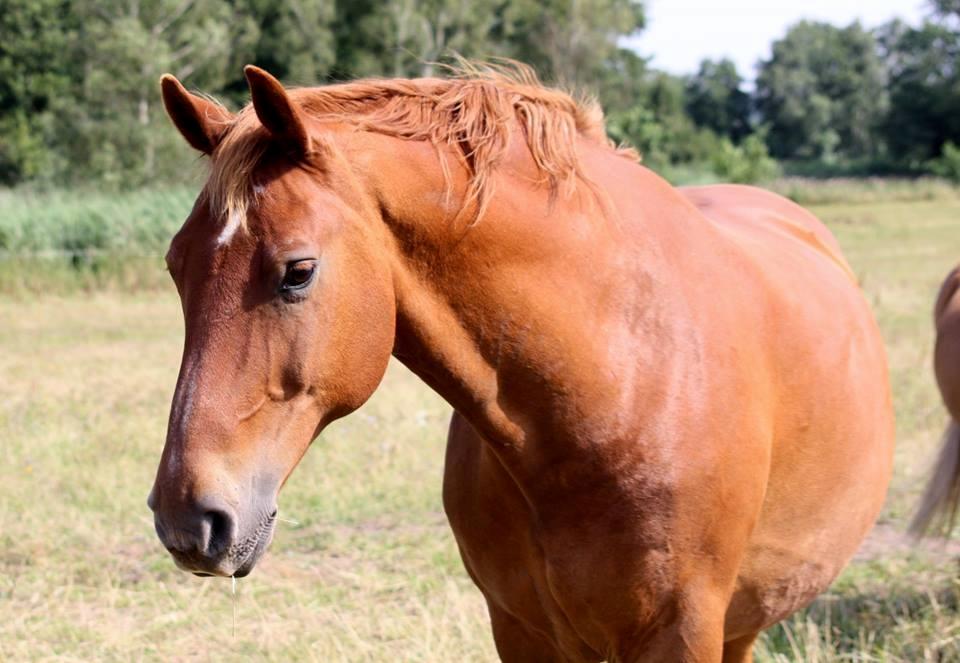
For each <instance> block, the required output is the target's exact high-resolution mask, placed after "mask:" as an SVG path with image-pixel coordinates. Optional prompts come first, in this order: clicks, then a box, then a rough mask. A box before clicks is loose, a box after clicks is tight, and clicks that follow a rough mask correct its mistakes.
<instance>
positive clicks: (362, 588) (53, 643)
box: [0, 196, 960, 662]
mask: <svg viewBox="0 0 960 663" xmlns="http://www.w3.org/2000/svg"><path fill="white" fill-rule="evenodd" d="M851 199H852V198H851ZM813 209H814V211H815V212H816V213H817V214H818V215H819V216H820V217H821V218H822V219H823V220H824V221H826V222H827V223H828V225H830V227H831V228H832V229H833V231H834V232H835V233H836V234H837V236H838V238H839V240H840V242H841V244H842V245H843V247H844V249H845V251H846V254H847V256H848V258H849V260H850V262H851V263H852V264H853V266H854V269H855V271H856V272H857V274H858V275H859V277H860V278H861V280H862V283H863V285H864V288H865V290H866V292H867V293H868V297H869V299H870V301H871V303H872V305H873V307H874V310H875V311H876V313H877V316H878V318H879V321H880V324H881V326H882V328H883V332H884V336H885V339H886V342H887V344H888V349H889V357H890V364H891V371H892V376H893V384H894V397H895V401H896V409H897V418H898V447H897V457H896V475H895V478H894V482H893V485H892V487H891V491H890V495H889V498H888V502H887V505H886V507H885V510H884V512H883V516H882V518H881V521H880V524H879V526H878V529H877V530H876V531H875V533H874V534H873V535H872V536H871V539H870V540H869V542H868V544H867V545H866V546H865V547H864V549H863V551H862V552H861V554H860V556H859V557H858V559H857V561H855V562H854V563H853V564H851V565H850V567H849V568H848V569H847V570H846V571H845V572H844V574H843V575H842V576H841V578H840V579H839V580H838V581H837V582H836V583H835V585H834V587H833V588H832V589H831V591H830V592H829V593H827V594H826V595H824V596H823V597H821V598H820V599H818V600H817V601H816V602H815V603H814V604H813V606H811V608H809V609H808V610H806V611H805V612H803V613H801V614H799V615H797V616H795V617H793V618H792V619H790V620H789V621H788V622H786V623H785V624H784V625H782V626H780V627H776V628H774V629H771V631H770V632H768V633H767V634H766V635H765V636H764V639H763V640H762V642H761V643H760V646H759V647H758V651H757V655H758V656H757V658H758V660H759V661H878V660H881V661H911V662H912V661H960V608H958V597H960V586H958V580H957V576H958V567H957V562H956V551H957V547H956V546H942V545H938V544H927V545H924V546H914V545H912V543H911V542H910V541H909V540H908V539H906V537H905V536H904V535H903V534H902V532H903V530H904V529H905V523H906V520H907V519H908V517H909V512H910V509H911V508H912V505H913V504H914V503H915V500H916V498H917V496H918V494H919V491H920V489H921V486H922V483H923V481H924V477H925V473H926V469H927V467H928V463H929V460H930V458H931V456H932V454H933V452H934V450H935V448H936V446H937V444H938V437H939V432H940V430H941V428H942V426H943V424H944V416H945V415H944V413H943V410H942V408H941V406H940V403H939V398H938V396H937V393H936V390H935V387H934V383H933V379H932V374H931V370H930V357H931V348H932V333H931V325H930V308H931V306H932V301H933V297H934V295H935V293H936V290H937V286H938V285H939V283H940V279H941V278H942V277H943V275H944V274H945V273H946V272H947V271H948V269H949V268H950V267H952V266H953V264H954V263H956V262H957V261H958V260H960V232H958V230H960V227H958V219H960V198H958V197H956V196H946V197H942V196H935V197H932V199H930V200H894V201H887V202H877V201H875V200H871V199H869V197H868V199H867V200H859V201H858V202H854V203H844V202H833V203H830V204H824V205H821V206H817V207H814V208H813ZM17 269H18V274H19V275H20V276H19V278H20V279H21V282H22V283H25V284H29V282H30V271H29V270H31V269H39V270H42V269H43V265H42V264H41V263H34V262H32V261H30V260H25V261H22V264H21V265H20V266H18V268H17ZM140 269H147V270H160V269H161V268H160V264H159V262H158V261H156V260H149V261H145V262H144V263H142V264H141V265H140ZM147 280H148V281H152V280H153V277H151V278H149V279H147ZM157 280H160V279H157ZM124 283H126V282H124V281H121V282H120V283H119V285H118V286H116V287H111V288H107V289H105V290H97V291H94V292H90V293H88V292H79V293H73V294H66V295H64V294H50V293H44V292H40V293H39V294H37V293H35V292H30V291H29V289H25V290H24V291H23V292H20V293H19V294H18V293H17V292H16V291H15V292H13V293H12V294H10V293H7V294H5V295H0V660H9V661H23V660H61V661H68V660H69V661H75V660H91V659H103V660H131V659H137V660H207V659H214V660H228V661H229V660H246V659H248V658H251V657H255V658H258V659H263V660H316V661H399V660H409V661H489V660H494V659H495V653H494V650H493V645H492V640H491V637H490V635H489V630H488V626H487V618H486V612H485V607H484V604H483V601H482V599H481V597H480V594H479V592H478V591H477V590H476V589H475V588H474V587H473V585H472V583H471V582H470V580H469V579H468V578H467V576H466V574H465V573H464V571H463V569H462V567H461V564H460V560H459V557H458V555H457V552H456V547H455V545H454V543H453V539H452V536H451V534H450V532H449V529H448V527H447V525H446V522H445V519H444V516H443V513H442V509H441V505H440V482H441V472H442V462H443V446H444V435H445V429H446V422H447V418H448V415H449V410H448V407H447V406H446V405H445V404H444V403H443V402H442V401H441V400H440V399H439V398H438V397H436V396H435V395H433V394H432V393H431V392H430V391H429V390H428V389H426V388H425V387H424V386H423V385H422V384H420V383H419V381H418V380H417V379H416V378H415V377H413V376H412V375H410V374H409V373H408V372H407V371H406V370H405V369H403V368H402V367H401V366H399V365H394V366H392V367H391V369H390V371H389V373H388V376H387V378H386V381H385V383H384V384H383V385H382V386H381V388H380V390H379V391H378V393H377V394H376V395H375V396H374V398H373V399H372V400H371V401H370V403H368V404H367V405H366V406H365V407H364V408H363V409H362V410H361V411H359V412H358V413H356V414H355V415H353V416H352V417H349V418H348V419H346V420H342V421H340V422H337V423H336V424H334V425H333V426H331V427H330V429H329V430H328V431H327V432H325V433H324V434H323V435H322V436H321V438H320V439H318V440H317V441H316V442H315V443H314V446H313V448H312V449H311V451H310V452H309V453H308V454H307V456H306V458H305V459H304V461H303V462H302V463H301V465H300V467H299V468H298V469H297V470H296V472H295V473H294V475H293V476H292V478H291V480H290V482H289V483H288V484H287V487H286V488H285V489H284V491H283V493H282V494H281V501H280V509H281V512H280V516H281V517H282V518H284V519H286V520H285V521H283V522H281V523H280V524H279V529H278V531H277V535H276V539H275V542H274V544H273V547H272V550H271V552H270V553H268V555H267V556H266V558H265V559H264V560H263V562H262V563H261V564H260V566H259V567H258V568H257V570H256V571H255V572H254V573H253V575H252V576H250V577H249V578H246V579H243V580H241V581H239V582H238V583H237V592H236V595H235V596H234V595H233V594H232V593H231V583H230V581H229V580H211V579H204V580H201V579H197V578H194V577H193V576H189V575H187V574H184V573H182V572H180V571H177V570H176V569H175V568H174V566H173V563H172V562H171V560H170V559H169V558H168V556H167V554H166V552H165V551H164V550H163V549H162V547H161V546H160V544H159V542H158V541H157V539H156V537H155V535H154V533H153V526H152V519H151V517H150V514H149V512H148V510H147V507H146V505H145V499H146V495H147V492H148V490H149V488H150V485H151V482H152V480H153V473H154V470H155V467H156V463H157V460H158V457H159V453H160V449H161V447H162V444H163V436H164V431H165V425H166V416H167V408H168V406H169V401H170V397H171V393H172V390H173V385H174V381H175V378H176V372H177V368H178V364H179V359H180V357H179V353H180V344H181V334H182V328H181V322H180V312H179V304H178V302H177V298H176V295H175V293H173V292H172V287H166V286H165V287H162V288H160V289H149V290H137V291H134V292H126V291H125V289H124V287H123V286H124Z"/></svg>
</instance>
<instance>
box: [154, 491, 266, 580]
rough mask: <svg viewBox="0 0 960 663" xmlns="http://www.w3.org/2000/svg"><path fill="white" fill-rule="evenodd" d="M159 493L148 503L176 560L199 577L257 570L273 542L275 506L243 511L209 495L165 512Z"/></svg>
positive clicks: (162, 540) (163, 538)
mask: <svg viewBox="0 0 960 663" xmlns="http://www.w3.org/2000/svg"><path fill="white" fill-rule="evenodd" d="M160 502H161V500H158V499H157V497H156V490H154V491H153V492H151V494H150V497H149V498H148V499H147V504H148V505H149V506H150V508H151V509H152V510H153V523H154V528H155V529H156V531H157V536H158V537H159V538H160V541H161V542H162V543H163V545H164V546H165V547H166V549H167V550H168V551H169V552H170V555H171V556H172V557H173V559H174V562H176V564H177V566H178V567H179V568H181V569H183V570H184V571H190V572H191V573H193V574H194V575H198V576H224V577H230V576H233V577H237V578H242V577H244V576H246V575H247V574H249V573H250V571H251V570H253V567H254V566H255V565H256V563H257V561H258V560H259V559H260V557H261V556H262V555H263V553H264V551H266V549H267V546H269V545H270V541H271V540H272V539H273V532H274V526H275V524H276V520H277V509H276V503H275V502H273V501H271V502H270V503H269V504H266V505H251V507H250V508H247V509H243V510H242V511H241V510H239V509H237V508H235V507H233V506H231V505H230V504H228V503H227V502H226V501H225V500H223V499H220V498H217V497H212V496H206V497H201V498H199V499H197V500H195V501H192V502H189V503H181V504H177V505H176V507H175V508H169V507H168V508H160Z"/></svg>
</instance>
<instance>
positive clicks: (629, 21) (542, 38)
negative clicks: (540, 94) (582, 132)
mask: <svg viewBox="0 0 960 663" xmlns="http://www.w3.org/2000/svg"><path fill="white" fill-rule="evenodd" d="M644 25H645V13H644V6H643V3H642V2H640V1H638V0H512V1H511V2H506V3H504V9H503V12H502V20H501V21H500V23H499V24H498V30H499V36H500V38H501V39H503V41H504V42H505V45H506V49H507V51H506V52H507V54H508V55H510V56H511V57H514V58H516V59H518V60H521V61H523V62H526V63H528V64H530V65H532V66H533V67H535V68H536V69H537V71H538V72H540V74H541V75H542V76H543V77H544V78H545V79H547V80H550V81H557V82H560V83H562V84H564V85H570V86H575V87H579V88H584V89H591V90H593V91H596V86H595V81H597V80H599V79H602V78H603V77H604V76H603V74H604V69H605V68H606V67H607V66H608V65H609V64H610V62H611V61H613V60H616V59H618V58H619V57H620V55H621V50H622V49H621V48H620V46H619V42H620V40H621V39H622V38H623V37H626V36H629V35H632V34H635V33H637V32H638V31H640V30H642V29H643V27H644Z"/></svg>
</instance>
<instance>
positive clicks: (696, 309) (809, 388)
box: [149, 67, 893, 661]
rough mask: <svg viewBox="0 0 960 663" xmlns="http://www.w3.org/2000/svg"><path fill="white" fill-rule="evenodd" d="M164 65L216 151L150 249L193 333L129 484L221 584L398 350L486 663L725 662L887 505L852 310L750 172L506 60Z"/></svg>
mask: <svg viewBox="0 0 960 663" xmlns="http://www.w3.org/2000/svg"><path fill="white" fill-rule="evenodd" d="M246 77H247V82H248V84H249V87H250V92H251V97H252V104H251V105H250V106H248V107H247V108H244V109H243V110H242V111H240V112H239V113H238V114H236V115H233V114H231V113H229V112H228V111H227V110H225V109H224V108H222V107H221V106H219V105H217V104H216V103H214V102H212V101H210V100H208V99H206V98H204V97H201V96H197V95H193V94H191V93H189V92H187V91H186V90H185V89H184V88H183V86H182V85H181V84H180V83H179V82H178V81H177V80H176V79H174V78H173V77H171V76H165V77H164V78H163V80H162V89H163V99H164V103H165V106H166V108H167V111H168V113H169V115H170V117H171V119H172V120H173V123H174V124H175V125H176V126H177V128H178V129H179V130H180V132H181V133H182V134H183V136H184V138H186V140H187V141H188V142H189V143H190V145H192V146H193V147H195V148H196V149H198V150H200V151H201V152H203V153H205V154H207V155H209V156H210V157H211V158H210V166H211V171H210V175H209V179H208V181H207V182H206V185H205V187H204V189H203V192H202V193H201V194H200V196H199V197H198V199H197V202H196V204H195V206H194V208H193V211H192V212H191V214H190V216H189V217H188V218H187V220H186V222H185V223H184V225H183V228H182V229H181V230H180V231H179V232H178V233H177V235H176V236H175V237H174V239H173V241H172V243H171V247H170V251H169V254H168V255H167V263H168V265H169V269H170V273H171V274H172V276H173V280H174V281H175V282H176V286H177V289H178V291H179V293H180V297H181V300H182V304H183V313H184V317H185V329H186V337H185V343H184V353H183V362H182V365H181V369H180V376H179V379H178V381H177V388H176V392H175V394H174V398H173V405H172V409H171V414H170V424H169V430H168V433H167V440H166V446H165V448H164V451H163V455H162V457H161V459H160V465H159V469H158V471H157V478H156V483H155V485H154V488H153V491H152V493H151V496H150V499H149V504H150V507H151V508H152V509H153V510H154V512H155V522H156V528H157V532H158V534H159V536H160V538H161V540H162V541H163V542H164V544H165V545H166V547H167V548H168V549H169V550H170V552H171V553H172V554H173V557H174V558H175V559H176V561H177V563H178V564H179V565H180V566H181V567H182V568H184V569H186V570H189V571H193V572H194V573H197V574H200V575H219V576H231V575H234V576H243V575H245V574H247V573H249V572H250V570H251V569H252V568H253V566H254V564H255V563H256V562H257V559H258V558H259V557H260V555H261V554H262V553H263V551H264V549H265V548H266V547H267V545H268V544H269V542H270V540H271V538H272V534H273V528H274V522H275V519H276V504H277V494H278V492H279V490H280V487H281V486H282V485H283V483H284V482H285V481H286V479H287V477H288V476H289V474H290V472H291V471H292V470H293V468H294V466H295V465H296V464H297V462H298V461H299V459H300V458H301V456H302V455H303V454H304V453H305V452H306V450H307V448H308V446H309V445H310V442H311V440H313V439H314V438H315V437H316V436H317V435H318V433H319V432H320V431H321V429H323V427H324V426H326V425H327V424H328V423H330V422H331V421H332V420H334V419H336V418H338V417H341V416H343V415H346V414H347V413H349V412H351V411H353V410H354V409H356V408H357V407H359V406H360V405H361V404H362V403H363V402H364V401H365V400H367V398H368V397H369V396H370V395H371V393H372V392H373V391H374V389H375V388H376V387H377V385H378V383H379V382H380V380H381V378H382V376H383V374H384V370H385V369H386V367H387V363H388V360H389V359H390V356H391V354H392V355H393V356H395V357H397V358H398V359H399V360H400V361H401V362H403V363H404V364H405V365H406V366H407V367H409V368H410V369H411V370H412V371H413V372H414V373H416V374H417V375H418V376H420V377H421V378H422V379H423V380H424V381H425V382H426V383H427V384H428V385H429V386H430V387H432V388H433V389H434V390H436V391H437V392H438V393H439V394H440V395H441V396H443V398H445V399H446V400H447V401H448V402H449V403H450V404H451V405H452V406H453V408H454V410H455V413H454V415H453V421H452V422H451V425H450V433H449V441H448V447H447V457H446V469H445V478H444V490H443V498H444V500H443V501H444V507H445V509H446V512H447V515H448V517H449V520H450V524H451V526H452V528H453V532H454V535H455V536H456V540H457V544H458V545H459V548H460V551H461V554H462V557H463V562H464V565H465V566H466V568H467V571H468V572H469V574H470V576H471V577H472V578H473V580H474V581H475V582H476V584H477V586H478V587H479V588H480V591H481V592H483V595H484V597H485V598H486V601H487V605H488V608H489V613H490V619H491V622H492V626H493V635H494V638H495V641H496V646H497V649H498V652H499V654H500V656H501V657H502V658H503V659H504V660H506V661H597V660H602V659H608V660H611V661H641V660H643V661H720V660H724V661H746V660H750V658H751V650H752V646H753V642H754V640H755V638H756V637H757V634H758V633H759V632H760V631H761V630H762V629H764V628H766V627H768V626H770V625H771V624H774V623H775V622H777V621H778V620H780V619H783V618H784V617H786V616H787V615H789V614H790V613H792V612H793V611H795V610H797V609H799V608H801V607H803V606H804V605H806V604H807V603H809V602H810V601H811V600H812V599H813V598H814V597H815V596H816V595H817V594H818V593H820V592H821V591H823V590H824V588H826V587H827V586H828V585H829V584H830V582H831V581H832V580H833V578H834V577H835V576H836V575H837V573H838V572H839V571H840V570H841V568H843V566H844V564H845V563H846V562H847V560H848V559H849V558H850V557H851V555H853V553H854V551H855V550H856V549H857V547H858V545H859V543H860V541H861V539H862V538H863V537H864V535H865V534H866V532H867V530H868V529H870V527H871V525H872V523H873V522H874V519H875V517H876V515H877V513H878V511H879V509H880V506H881V503H882V502H883V499H884V494H885V492H886V486H887V483H888V480H889V475H890V470H891V459H892V445H893V416H892V411H891V402H890V393H889V385H888V379H887V369H886V358H885V355H884V349H883V345H882V343H881V339H880V335H879V333H878V330H877V327H876V324H875V322H874V320H873V317H872V315H871V312H870V310H869V308H868V306H867V303H866V301H865V300H864V297H863V296H862V295H861V293H860V291H859V288H858V286H857V283H856V282H855V278H854V277H853V274H852V272H851V270H850V268H849V267H848V265H847V263H846V262H845V261H844V258H843V257H842V256H841V254H840V250H839V248H838V246H837V243H836V242H835V240H834V239H833V238H832V237H831V235H830V233H829V232H828V231H827V230H826V229H825V227H824V226H823V225H821V224H820V223H819V222H818V221H817V220H816V219H815V218H814V217H813V216H812V215H811V214H809V213H808V212H806V211H804V210H803V209H801V208H800V207H798V206H797V205H795V204H793V203H791V202H789V201H787V200H785V199H783V198H780V197H778V196H776V195H773V194H771V193H767V192H764V191H761V190H758V189H753V188H748V187H740V186H715V187H702V188H692V189H680V190H678V189H675V188H673V187H672V186H670V185H669V184H667V183H666V182H665V181H664V180H662V179H660V178H659V177H658V176H656V175H654V174H653V173H652V172H650V171H649V170H646V169H645V168H643V167H641V166H640V165H638V164H637V163H636V158H635V154H633V153H632V152H630V151H628V150H622V149H621V150H618V149H615V148H614V147H612V146H611V145H610V144H609V141H608V140H607V138H606V136H605V132H604V127H603V119H602V114H601V113H600V111H599V109H598V108H596V106H594V105H593V104H589V103H586V102H576V101H574V100H573V99H571V98H570V97H569V96H567V95H565V94H563V93H561V92H558V91H554V90H550V89H546V88H544V87H542V86H540V85H539V84H538V83H537V82H536V80H535V78H534V77H533V76H532V75H531V74H529V73H526V72H525V70H523V69H522V68H517V71H512V73H511V72H504V71H490V70H483V71H473V72H468V73H464V74H461V75H459V76H457V77H454V78H452V79H444V80H441V79H420V80H371V81H357V82H352V83H345V84H339V85H331V86H328V87H321V88H311V89H294V90H285V89H284V88H283V87H282V86H281V85H280V83H279V82H277V80H276V79H274V78H273V77H271V76H270V75H269V74H268V73H266V72H264V71H262V70H260V69H257V68H256V67H248V68H247V69H246Z"/></svg>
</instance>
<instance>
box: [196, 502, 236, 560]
mask: <svg viewBox="0 0 960 663" xmlns="http://www.w3.org/2000/svg"><path fill="white" fill-rule="evenodd" d="M203 519H204V529H205V530H206V532H207V533H208V535H207V541H206V546H205V548H206V553H207V554H208V555H210V556H214V555H217V554H218V553H221V552H223V551H224V550H226V549H227V548H229V547H230V544H231V543H232V541H233V534H234V530H235V529H236V524H235V523H234V520H233V516H231V515H230V513H229V512H227V511H225V510H222V509H211V510H209V511H207V512H206V513H204V514H203Z"/></svg>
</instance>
